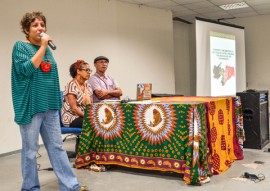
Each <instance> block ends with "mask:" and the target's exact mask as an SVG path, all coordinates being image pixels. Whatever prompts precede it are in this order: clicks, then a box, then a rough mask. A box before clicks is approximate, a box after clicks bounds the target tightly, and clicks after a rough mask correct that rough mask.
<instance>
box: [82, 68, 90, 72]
mask: <svg viewBox="0 0 270 191" xmlns="http://www.w3.org/2000/svg"><path fill="white" fill-rule="evenodd" d="M80 70H84V71H86V72H88V73H92V70H91V69H85V68H81V69H80Z"/></svg>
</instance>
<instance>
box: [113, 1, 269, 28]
mask: <svg viewBox="0 0 270 191" xmlns="http://www.w3.org/2000/svg"><path fill="white" fill-rule="evenodd" d="M118 1H121V2H126V3H131V4H136V5H139V6H146V7H152V8H159V9H164V10H171V11H172V14H173V18H174V20H179V21H182V22H187V23H193V22H194V19H195V17H200V18H205V19H212V20H216V21H220V20H228V19H233V18H243V17H250V16H256V15H266V14H270V0H118ZM239 2H245V3H246V4H247V5H248V6H249V7H246V8H240V9H232V10H227V11H225V10H223V9H221V8H220V7H219V6H220V5H224V4H232V3H239Z"/></svg>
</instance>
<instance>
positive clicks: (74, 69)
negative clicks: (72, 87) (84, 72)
mask: <svg viewBox="0 0 270 191" xmlns="http://www.w3.org/2000/svg"><path fill="white" fill-rule="evenodd" d="M83 65H89V64H88V63H87V62H85V61H84V60H77V62H75V63H73V64H71V66H70V67H69V74H70V76H71V77H72V78H75V77H76V76H77V70H78V69H79V70H80V69H81V68H82V66H83Z"/></svg>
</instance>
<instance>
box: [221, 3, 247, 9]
mask: <svg viewBox="0 0 270 191" xmlns="http://www.w3.org/2000/svg"><path fill="white" fill-rule="evenodd" d="M219 7H220V8H221V9H223V10H231V9H240V8H245V7H248V5H247V4H246V3H245V2H240V3H233V4H227V5H220V6H219Z"/></svg>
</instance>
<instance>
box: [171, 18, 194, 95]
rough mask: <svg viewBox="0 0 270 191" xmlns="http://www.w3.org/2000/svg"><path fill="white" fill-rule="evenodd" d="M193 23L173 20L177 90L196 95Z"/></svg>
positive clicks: (181, 92)
mask: <svg viewBox="0 0 270 191" xmlns="http://www.w3.org/2000/svg"><path fill="white" fill-rule="evenodd" d="M194 29H195V28H194V25H193V24H186V23H182V22H179V21H174V22H173V34H174V35H173V37H174V64H175V71H174V74H175V92H176V93H177V94H182V95H185V96H195V95H196V49H195V30H194Z"/></svg>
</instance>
